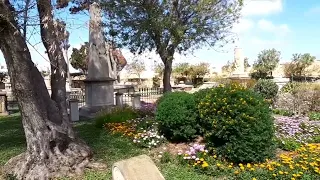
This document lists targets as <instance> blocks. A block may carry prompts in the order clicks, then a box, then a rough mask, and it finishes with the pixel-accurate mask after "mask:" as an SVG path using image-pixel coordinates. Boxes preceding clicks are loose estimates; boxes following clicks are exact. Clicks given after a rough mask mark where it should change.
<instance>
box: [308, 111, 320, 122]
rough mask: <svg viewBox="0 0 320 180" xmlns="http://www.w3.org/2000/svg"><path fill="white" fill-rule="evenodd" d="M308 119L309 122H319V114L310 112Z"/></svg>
mask: <svg viewBox="0 0 320 180" xmlns="http://www.w3.org/2000/svg"><path fill="white" fill-rule="evenodd" d="M308 117H309V119H310V120H311V121H320V112H310V113H309V115H308Z"/></svg>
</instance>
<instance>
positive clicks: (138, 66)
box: [126, 59, 146, 80]
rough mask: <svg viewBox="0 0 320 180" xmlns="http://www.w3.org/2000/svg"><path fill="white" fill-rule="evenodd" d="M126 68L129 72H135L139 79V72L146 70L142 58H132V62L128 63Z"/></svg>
mask: <svg viewBox="0 0 320 180" xmlns="http://www.w3.org/2000/svg"><path fill="white" fill-rule="evenodd" d="M126 70H127V71H128V73H129V74H135V75H137V76H138V78H139V80H141V73H143V71H145V70H146V65H145V64H144V62H143V60H142V59H134V60H133V61H132V62H130V63H128V64H127V66H126Z"/></svg>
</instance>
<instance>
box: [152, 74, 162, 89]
mask: <svg viewBox="0 0 320 180" xmlns="http://www.w3.org/2000/svg"><path fill="white" fill-rule="evenodd" d="M152 87H153V88H158V87H160V77H159V76H154V77H153V78H152Z"/></svg>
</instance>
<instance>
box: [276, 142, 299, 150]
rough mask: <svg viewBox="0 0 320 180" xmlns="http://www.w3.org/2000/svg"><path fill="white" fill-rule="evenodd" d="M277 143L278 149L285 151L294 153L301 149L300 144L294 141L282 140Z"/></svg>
mask: <svg viewBox="0 0 320 180" xmlns="http://www.w3.org/2000/svg"><path fill="white" fill-rule="evenodd" d="M278 141H279V145H278V146H279V148H280V149H282V150H285V151H295V150H297V149H298V148H300V147H301V145H302V144H301V143H299V142H297V141H296V140H295V139H282V140H278Z"/></svg>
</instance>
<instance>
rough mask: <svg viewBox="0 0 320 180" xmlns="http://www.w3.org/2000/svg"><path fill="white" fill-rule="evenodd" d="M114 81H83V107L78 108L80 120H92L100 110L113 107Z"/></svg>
mask: <svg viewBox="0 0 320 180" xmlns="http://www.w3.org/2000/svg"><path fill="white" fill-rule="evenodd" d="M113 82H114V79H111V78H107V79H103V80H85V81H84V83H85V103H86V104H85V106H84V107H82V108H80V112H79V115H80V118H81V119H83V118H94V117H95V115H96V114H97V113H98V112H99V111H101V110H107V109H110V108H111V107H113V106H114V87H113Z"/></svg>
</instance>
